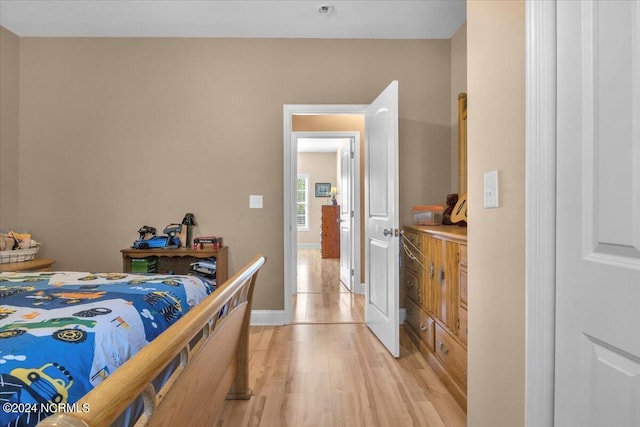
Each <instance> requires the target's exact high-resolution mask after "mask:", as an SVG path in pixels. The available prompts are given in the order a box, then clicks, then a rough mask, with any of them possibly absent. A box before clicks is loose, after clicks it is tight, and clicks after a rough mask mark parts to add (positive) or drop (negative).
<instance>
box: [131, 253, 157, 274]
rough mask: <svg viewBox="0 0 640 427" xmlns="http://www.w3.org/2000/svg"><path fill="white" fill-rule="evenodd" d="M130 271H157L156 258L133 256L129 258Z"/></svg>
mask: <svg viewBox="0 0 640 427" xmlns="http://www.w3.org/2000/svg"><path fill="white" fill-rule="evenodd" d="M131 272H132V273H157V272H158V259H157V258H155V257H150V258H133V259H132V260H131Z"/></svg>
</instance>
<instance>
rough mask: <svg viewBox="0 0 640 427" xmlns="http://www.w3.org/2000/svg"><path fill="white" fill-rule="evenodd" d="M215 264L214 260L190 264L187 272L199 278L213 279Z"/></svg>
mask: <svg viewBox="0 0 640 427" xmlns="http://www.w3.org/2000/svg"><path fill="white" fill-rule="evenodd" d="M217 268H218V266H217V262H216V259H215V258H211V259H203V260H199V261H196V262H192V263H191V264H190V266H189V271H190V272H191V273H195V274H197V275H199V276H205V277H211V278H213V277H215V275H216V270H217Z"/></svg>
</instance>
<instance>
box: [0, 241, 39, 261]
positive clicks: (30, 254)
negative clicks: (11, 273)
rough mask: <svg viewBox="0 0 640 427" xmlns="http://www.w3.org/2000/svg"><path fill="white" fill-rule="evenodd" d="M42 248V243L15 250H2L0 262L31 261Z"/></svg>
mask: <svg viewBox="0 0 640 427" xmlns="http://www.w3.org/2000/svg"><path fill="white" fill-rule="evenodd" d="M39 250H40V245H38V246H34V247H33V248H29V249H16V250H13V251H0V264H7V263H10V262H23V261H31V260H32V259H34V258H35V257H36V254H37V253H38V251H39Z"/></svg>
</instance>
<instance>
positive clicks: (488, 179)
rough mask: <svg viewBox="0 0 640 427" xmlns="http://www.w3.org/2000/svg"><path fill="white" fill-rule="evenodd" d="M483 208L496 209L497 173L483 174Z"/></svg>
mask: <svg viewBox="0 0 640 427" xmlns="http://www.w3.org/2000/svg"><path fill="white" fill-rule="evenodd" d="M484 207H485V208H497V207H498V171H491V172H486V173H485V174H484Z"/></svg>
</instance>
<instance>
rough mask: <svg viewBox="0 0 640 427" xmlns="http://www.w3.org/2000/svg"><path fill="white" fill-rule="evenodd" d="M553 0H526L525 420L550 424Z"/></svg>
mask: <svg viewBox="0 0 640 427" xmlns="http://www.w3.org/2000/svg"><path fill="white" fill-rule="evenodd" d="M556 28H557V24H556V1H555V0H554V1H537V0H526V55H527V56H526V77H525V79H526V131H525V132H526V165H525V167H526V169H525V170H526V182H525V186H526V190H525V192H526V238H525V240H526V243H525V245H526V246H525V250H526V273H525V286H526V290H525V292H526V299H525V304H526V313H525V316H526V318H525V319H526V320H525V321H526V325H525V327H526V332H525V347H526V348H525V350H526V367H525V369H526V373H525V375H526V378H525V381H526V384H525V387H526V388H525V392H526V397H525V425H527V426H536V427H552V426H553V424H554V382H555V370H554V367H555V300H556V297H555V291H556V289H555V288H556V282H555V277H556V263H555V260H556V202H555V198H556V42H557V37H556Z"/></svg>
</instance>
